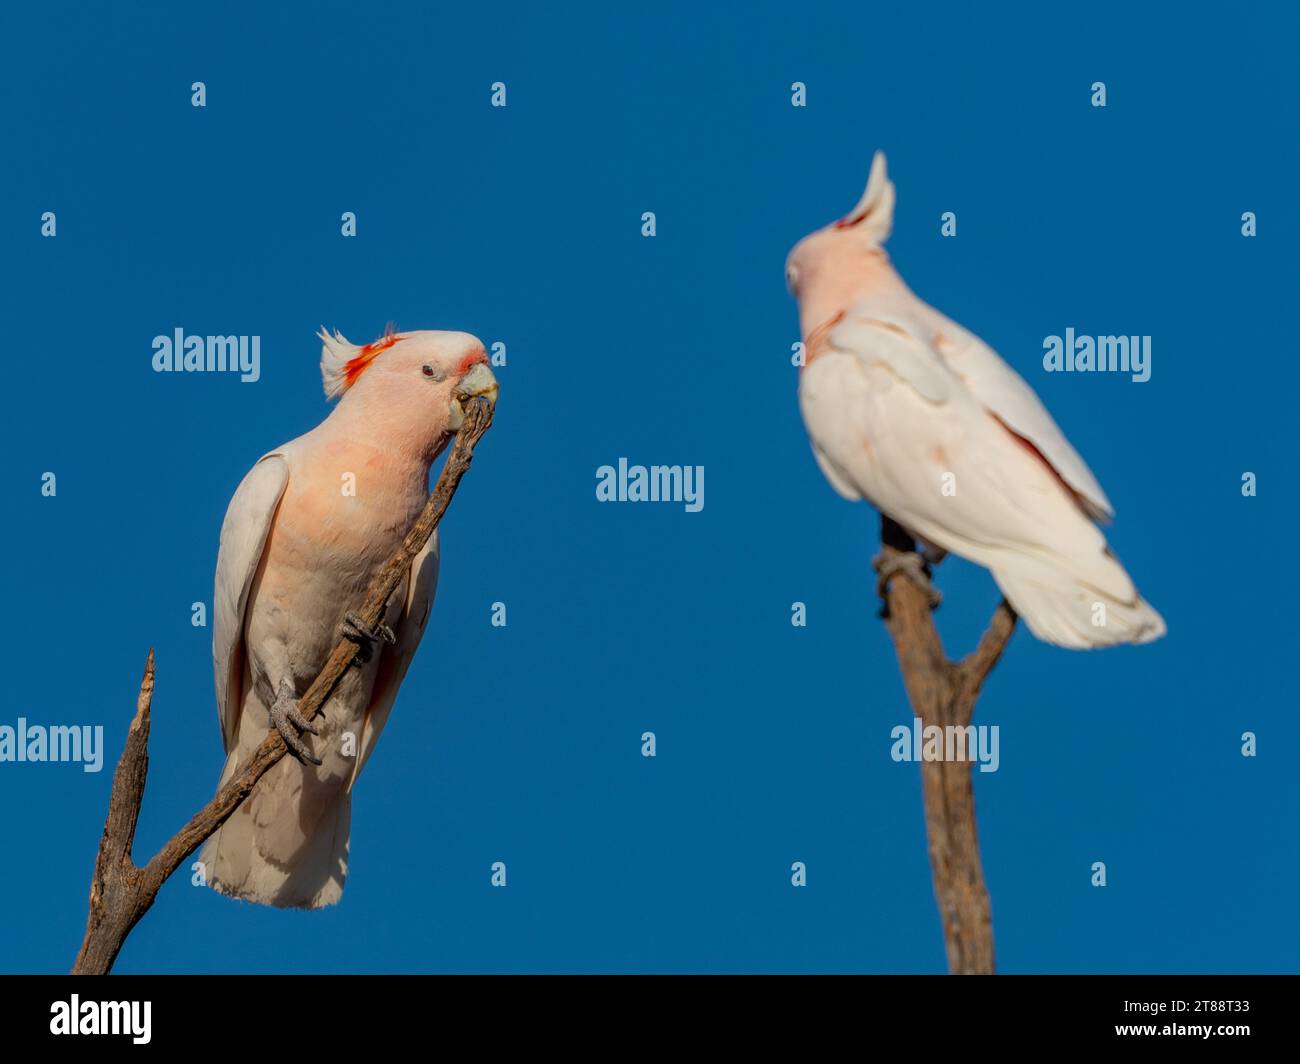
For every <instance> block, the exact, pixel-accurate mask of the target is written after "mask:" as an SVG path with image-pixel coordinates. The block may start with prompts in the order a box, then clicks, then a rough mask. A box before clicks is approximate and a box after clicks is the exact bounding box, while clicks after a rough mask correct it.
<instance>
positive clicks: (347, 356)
mask: <svg viewBox="0 0 1300 1064" xmlns="http://www.w3.org/2000/svg"><path fill="white" fill-rule="evenodd" d="M316 335H317V336H318V337H320V339H321V343H322V347H321V350H320V375H321V381H322V382H323V383H324V385H325V397H326V398H327V399H337V398H338V397H339V396H340V395H342V394H343V393H344V392H346V391H347V390H348V389H349V388H351V387H352V385H353V384H355V383H356V380H357V378H358V377H360V376H361V374H362V373H364V372H365V371H366V367H367V366H369V365H370V363H371V362H373V361H374V359H375V356H376V355H378V354H380V353H381V352H383V351H387V350H388V349H389V348H390V347H392V346H393V344H395V343H397V341H398V340H401V339H402V334H401V333H399V332H398V331H397V330H396V327H395V326H394V325H393V324H392V322H389V324H388V327H387V328H386V329H384V335H383V336H381V337H380V338H379V339H378V340H372V341H371V342H370V343H368V344H366V345H365V346H364V347H358V346H357V345H356V344H353V343H349V342H348V340H347V338H346V337H345V336H344V335H343V334H342V333H341V332H339V331H338V330H337V329H335V330H334V332H333V334H331V333H330V332H329V331H328V330H327V329H326V328H325V327H324V326H323V325H322V326H321V328H320V330H319V331H318V332H317V333H316Z"/></svg>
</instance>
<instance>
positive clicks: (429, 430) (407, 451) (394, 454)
mask: <svg viewBox="0 0 1300 1064" xmlns="http://www.w3.org/2000/svg"><path fill="white" fill-rule="evenodd" d="M362 398H363V397H361V396H354V395H351V394H348V395H344V396H343V398H342V399H341V400H340V401H339V404H338V406H336V407H335V408H334V410H333V411H332V412H331V413H330V416H329V417H328V418H326V419H325V422H324V425H327V426H328V427H329V429H330V433H331V435H336V436H337V437H339V438H341V439H345V440H346V441H347V446H348V447H349V448H355V449H356V450H358V451H364V452H368V453H372V454H378V455H382V456H383V458H384V464H385V466H386V467H387V468H389V469H390V470H391V472H392V474H393V475H394V476H397V477H409V476H413V477H415V478H417V479H418V480H420V481H421V482H422V483H423V482H427V480H428V477H429V467H430V466H432V465H433V463H434V461H435V460H436V459H437V457H438V455H440V454H441V453H442V451H443V449H444V448H445V447H446V446H447V443H448V442H449V441H450V439H451V433H450V432H448V431H447V430H446V428H445V427H443V426H439V425H432V424H430V423H429V422H428V420H427V419H423V418H401V417H392V416H391V412H390V416H387V417H386V416H385V415H384V411H382V410H375V409H372V406H373V404H369V403H366V402H363V401H359V400H361V399H362Z"/></svg>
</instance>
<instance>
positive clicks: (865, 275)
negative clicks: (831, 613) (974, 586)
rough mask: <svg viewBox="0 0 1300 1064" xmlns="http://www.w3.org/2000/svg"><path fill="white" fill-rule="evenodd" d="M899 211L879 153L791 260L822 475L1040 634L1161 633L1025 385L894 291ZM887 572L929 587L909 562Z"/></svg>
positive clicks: (803, 377)
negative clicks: (965, 571)
mask: <svg viewBox="0 0 1300 1064" xmlns="http://www.w3.org/2000/svg"><path fill="white" fill-rule="evenodd" d="M893 217H894V186H893V183H892V182H891V181H890V180H889V178H888V176H886V173H885V157H884V155H883V154H882V153H880V152H877V153H876V157H875V160H874V162H873V163H872V166H871V175H870V179H869V180H868V183H867V188H866V192H865V193H864V194H863V196H862V199H861V201H860V202H859V203H858V205H857V206H856V207H855V208H854V209H853V210H852V211H851V212H850V213H849V214H848V215H847V216H845V217H844V218H842V219H841V220H840V221H838V222H835V223H834V224H832V225H829V226H827V227H826V228H824V229H820V230H818V231H817V232H815V233H813V234H811V235H810V236H807V237H805V238H804V239H803V240H801V241H800V242H799V243H798V244H797V245H796V246H795V248H794V250H793V251H791V253H790V257H789V260H788V261H787V263H786V280H787V282H788V284H789V286H790V290H791V292H792V293H793V294H794V295H795V296H796V298H797V299H798V301H799V318H800V324H801V326H802V330H803V336H804V366H803V368H802V369H801V371H800V379H799V403H800V407H801V409H802V411H803V418H804V423H805V424H806V425H807V428H808V434H809V435H810V436H811V437H812V445H813V452H814V454H815V455H816V458H817V462H818V464H819V465H820V466H821V468H822V471H823V472H824V473H825V474H826V476H827V478H828V479H829V480H830V482H831V484H832V486H833V487H834V488H835V489H836V490H837V491H838V492H839V493H840V494H841V495H843V496H845V497H846V498H848V499H862V498H866V499H869V500H870V501H871V502H872V503H874V504H875V505H876V506H877V507H878V508H879V509H880V511H881V512H882V513H884V514H886V515H888V516H889V517H891V518H893V519H894V520H895V521H896V522H898V523H899V524H900V525H902V526H903V527H904V528H905V529H906V530H907V531H909V532H910V533H911V534H912V535H913V537H915V538H917V539H920V540H921V541H922V542H923V543H925V544H927V545H929V546H930V547H932V548H938V549H939V551H941V552H946V551H952V552H953V553H955V554H959V555H961V556H962V557H964V558H967V559H969V560H971V561H973V562H977V563H978V564H980V565H983V566H985V567H986V568H987V569H989V570H990V571H991V572H992V573H993V579H994V580H996V581H997V584H998V586H999V587H1000V588H1001V589H1002V592H1003V594H1004V595H1006V597H1007V600H1008V602H1010V604H1011V606H1012V607H1013V608H1014V609H1015V611H1016V612H1017V613H1018V614H1019V615H1020V616H1021V617H1023V618H1024V620H1025V623H1026V624H1028V625H1029V629H1030V631H1032V632H1033V633H1034V635H1036V636H1037V637H1038V638H1039V639H1042V640H1045V641H1046V642H1049V643H1055V644H1057V645H1058V646H1064V647H1078V648H1083V647H1099V646H1109V645H1112V644H1115V643H1146V642H1149V641H1151V640H1152V639H1156V638H1158V637H1159V636H1161V635H1163V634H1164V631H1165V624H1164V621H1163V620H1161V618H1160V615H1159V614H1158V613H1156V611H1155V610H1154V609H1152V608H1151V606H1150V605H1149V604H1148V603H1147V602H1146V601H1145V600H1144V599H1143V598H1142V597H1141V596H1140V595H1139V594H1138V593H1137V589H1136V588H1135V587H1134V586H1133V581H1132V580H1130V579H1129V576H1128V573H1126V572H1125V571H1124V567H1123V566H1122V565H1120V563H1119V561H1118V560H1117V559H1116V558H1115V556H1114V555H1113V554H1112V553H1111V552H1110V549H1109V548H1108V547H1107V546H1106V539H1105V537H1104V536H1103V535H1102V534H1101V531H1100V530H1099V529H1098V528H1097V525H1096V524H1095V523H1094V522H1095V521H1097V520H1103V519H1106V518H1109V517H1111V516H1112V509H1111V505H1110V501H1109V500H1108V499H1107V498H1106V495H1105V493H1104V492H1103V491H1102V490H1101V486H1100V485H1099V484H1098V483H1097V480H1096V478H1095V477H1094V476H1093V475H1092V473H1091V472H1090V471H1089V469H1088V467H1087V466H1086V465H1085V464H1084V462H1083V459H1082V458H1080V457H1079V455H1078V453H1077V452H1076V451H1075V450H1074V448H1073V447H1071V446H1070V443H1069V441H1068V440H1067V439H1066V438H1065V436H1064V435H1062V433H1061V430H1060V429H1059V428H1057V426H1056V422H1054V421H1053V420H1052V418H1051V415H1050V414H1048V412H1047V410H1046V409H1045V408H1044V407H1043V404H1042V403H1041V402H1040V401H1039V399H1038V397H1037V396H1036V395H1035V394H1034V392H1033V390H1032V389H1031V388H1030V387H1029V385H1027V384H1026V383H1025V382H1024V381H1023V380H1022V379H1021V378H1020V377H1019V376H1018V375H1017V374H1016V372H1015V371H1014V370H1013V369H1011V367H1010V366H1008V365H1007V364H1006V363H1005V362H1003V361H1002V359H1001V358H999V357H998V355H997V353H996V352H995V351H993V349H992V348H990V347H989V346H988V345H987V344H985V343H984V342H983V341H981V340H980V339H979V337H977V336H974V335H972V334H971V333H969V332H967V331H966V330H965V329H963V328H962V327H961V326H960V325H958V324H957V323H956V322H953V321H950V320H949V319H948V318H946V317H944V316H943V315H942V314H940V313H939V312H938V311H936V310H934V309H933V308H931V307H929V306H927V305H926V304H925V303H923V302H921V300H920V299H918V298H917V297H916V296H915V295H913V294H912V292H911V290H910V289H909V288H908V287H907V285H906V284H904V283H903V281H902V279H901V278H900V277H899V276H898V274H897V273H896V272H895V270H894V268H893V266H892V264H891V263H890V261H889V256H888V255H887V254H886V253H885V251H884V249H883V248H882V247H881V245H882V244H883V243H884V242H885V240H886V239H888V237H889V232H890V228H891V226H892V224H893ZM945 486H946V487H947V489H948V490H946V491H945V490H944V489H945ZM896 564H899V565H900V566H901V567H906V568H910V569H911V572H910V574H909V575H910V576H911V577H912V578H913V579H915V580H917V581H918V582H919V583H921V584H922V585H923V586H924V587H926V589H927V590H932V589H931V588H929V584H928V581H927V580H926V577H925V573H924V570H923V568H922V566H921V564H920V558H919V557H918V556H917V555H915V554H906V555H903V557H902V560H901V563H896ZM888 575H891V574H890V573H889V572H886V571H882V573H881V576H882V579H883V578H885V577H887V576H888Z"/></svg>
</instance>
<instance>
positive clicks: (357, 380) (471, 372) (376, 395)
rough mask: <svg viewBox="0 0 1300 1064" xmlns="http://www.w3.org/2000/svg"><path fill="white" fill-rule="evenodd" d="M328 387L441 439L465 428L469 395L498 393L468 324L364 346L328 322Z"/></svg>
mask: <svg viewBox="0 0 1300 1064" xmlns="http://www.w3.org/2000/svg"><path fill="white" fill-rule="evenodd" d="M317 335H318V336H319V337H320V339H321V342H322V345H323V346H322V348H321V360H320V370H321V379H322V381H323V382H324V385H325V395H326V396H327V397H328V398H330V399H335V398H339V397H342V400H343V402H341V403H340V409H341V408H342V406H343V404H344V403H347V404H352V405H356V406H361V407H365V408H367V410H368V413H370V414H371V415H373V416H374V417H375V418H378V419H381V420H382V421H384V422H386V423H387V424H389V425H391V426H392V428H393V430H394V431H395V432H401V433H405V434H406V435H408V436H411V437H415V438H418V439H420V440H422V441H430V442H432V443H435V444H436V443H437V442H438V441H440V440H445V439H446V437H447V436H449V435H450V434H452V433H455V432H457V431H459V430H460V426H461V423H462V421H463V420H464V417H465V410H464V406H463V405H462V404H463V401H464V400H465V399H467V398H469V397H474V396H482V397H483V398H484V399H486V400H487V401H488V402H489V403H492V404H495V403H496V400H497V390H498V389H497V381H496V378H495V377H494V376H493V375H492V371H491V370H490V369H489V368H488V357H487V352H486V350H485V349H484V347H483V342H482V341H481V340H479V339H478V338H477V337H474V336H471V335H470V334H469V333H462V332H437V331H430V330H425V331H419V332H396V331H395V330H394V329H393V328H392V327H389V329H387V330H386V331H385V332H384V335H383V336H381V337H380V338H379V339H377V340H373V341H371V342H370V343H368V344H366V345H364V346H362V347H358V346H356V345H355V344H352V343H349V342H348V341H347V340H346V339H345V338H344V337H343V336H342V334H340V333H338V332H334V333H333V334H331V333H329V332H327V331H326V330H325V329H323V328H322V329H321V330H320V332H319V333H317Z"/></svg>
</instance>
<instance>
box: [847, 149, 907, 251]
mask: <svg viewBox="0 0 1300 1064" xmlns="http://www.w3.org/2000/svg"><path fill="white" fill-rule="evenodd" d="M893 226H894V183H893V182H892V181H890V180H889V174H888V173H887V172H886V170H885V153H884V152H883V151H878V152H876V155H875V158H873V159H872V160H871V176H870V177H868V178H867V188H866V191H865V192H863V193H862V199H860V200H859V201H858V205H857V206H856V207H854V208H853V210H851V211H849V213H848V214H846V215H845V216H844V217H843V218H841V219H840V220H839V221H838V222H836V223H835V228H836V229H853V230H854V232H857V233H861V234H862V236H863V238H864V239H865V240H866V241H867V242H868V243H870V244H883V243H884V242H885V241H886V240H888V239H889V232H890V230H891V229H892V228H893Z"/></svg>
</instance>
